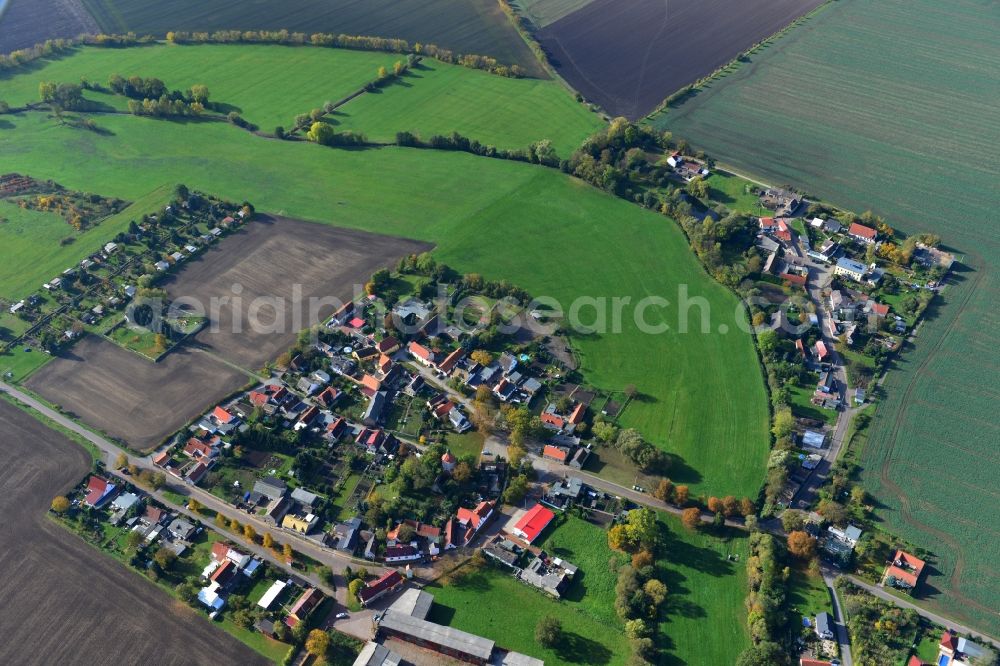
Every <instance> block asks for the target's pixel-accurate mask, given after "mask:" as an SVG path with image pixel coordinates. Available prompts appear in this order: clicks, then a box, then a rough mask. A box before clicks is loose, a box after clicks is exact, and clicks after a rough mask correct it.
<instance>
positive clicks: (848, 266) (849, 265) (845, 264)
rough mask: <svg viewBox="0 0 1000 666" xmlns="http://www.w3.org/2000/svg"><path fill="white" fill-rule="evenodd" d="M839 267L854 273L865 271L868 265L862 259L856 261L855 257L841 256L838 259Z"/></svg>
mask: <svg viewBox="0 0 1000 666" xmlns="http://www.w3.org/2000/svg"><path fill="white" fill-rule="evenodd" d="M837 268H843V269H845V270H848V271H851V272H852V273H864V272H865V270H866V269H867V266H865V265H864V264H863V263H861V262H860V261H854V260H853V259H848V258H847V257H841V258H840V259H838V260H837Z"/></svg>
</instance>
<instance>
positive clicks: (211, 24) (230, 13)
mask: <svg viewBox="0 0 1000 666" xmlns="http://www.w3.org/2000/svg"><path fill="white" fill-rule="evenodd" d="M83 2H84V4H85V5H86V6H87V8H88V9H89V10H90V12H91V13H92V14H93V16H94V18H95V19H97V22H98V23H99V24H100V26H101V29H103V30H104V31H106V32H125V31H127V30H133V31H135V32H137V33H139V34H146V33H149V34H153V35H157V36H161V37H162V36H163V35H164V34H166V32H167V31H169V30H207V31H212V30H279V29H282V28H284V29H286V30H289V31H290V32H304V33H306V34H310V33H313V32H339V33H344V34H348V35H373V36H377V37H397V38H401V39H405V40H408V41H409V42H410V43H415V42H422V43H424V44H437V45H438V46H441V47H444V48H447V49H451V50H452V51H455V52H457V53H478V54H482V55H489V56H493V57H494V58H496V59H497V60H499V61H501V62H505V63H511V64H514V63H516V64H519V65H521V66H522V67H524V68H525V69H527V70H528V72H530V73H531V74H532V75H535V76H543V77H544V76H545V71H544V70H543V69H542V68H541V67H540V66H539V64H538V61H537V60H535V58H534V56H533V55H532V53H531V50H530V49H529V48H528V46H527V45H526V44H525V43H524V40H523V39H521V36H520V35H519V34H517V31H516V30H515V29H514V28H513V26H511V25H510V22H509V21H508V20H507V17H506V16H505V15H504V13H503V12H502V11H501V10H500V6H499V5H498V4H497V2H496V0H253V2H233V1H232V0H160V1H159V2H150V1H149V0H83Z"/></svg>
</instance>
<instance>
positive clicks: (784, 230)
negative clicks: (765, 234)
mask: <svg viewBox="0 0 1000 666" xmlns="http://www.w3.org/2000/svg"><path fill="white" fill-rule="evenodd" d="M777 226H778V228H777V230H776V231H775V232H774V237H775V238H777V239H778V240H782V241H785V242H786V243H791V242H792V229H791V227H789V226H788V223H787V222H785V220H784V219H780V220H778V225H777Z"/></svg>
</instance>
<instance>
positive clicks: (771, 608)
mask: <svg viewBox="0 0 1000 666" xmlns="http://www.w3.org/2000/svg"><path fill="white" fill-rule="evenodd" d="M779 549H780V545H779V543H778V542H777V540H776V539H775V538H774V537H773V536H772V535H770V534H767V533H766V532H753V533H752V534H751V535H750V556H749V557H748V558H747V564H746V567H747V579H748V584H749V588H750V589H749V592H748V593H747V598H746V607H747V627H748V629H749V631H750V639H751V640H752V641H753V646H751V647H750V648H748V649H747V650H745V651H744V652H743V654H741V655H740V658H739V660H738V661H737V664H738V666H786V665H787V664H788V663H789V662H788V656H787V654H785V652H784V650H782V648H781V646H780V644H779V643H778V642H777V640H778V639H779V638H780V637H781V635H782V632H783V631H784V627H785V625H786V621H787V615H786V608H785V602H786V597H787V589H786V588H787V581H788V577H789V575H790V573H791V572H790V570H789V569H788V567H782V565H781V561H780V557H781V555H780V552H779Z"/></svg>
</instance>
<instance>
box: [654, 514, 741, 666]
mask: <svg viewBox="0 0 1000 666" xmlns="http://www.w3.org/2000/svg"><path fill="white" fill-rule="evenodd" d="M660 520H661V521H662V522H663V523H664V524H665V525H666V526H667V528H668V530H669V532H668V538H667V540H666V543H665V545H664V548H663V551H664V553H665V555H663V556H662V557H661V559H659V560H657V565H658V566H660V567H662V568H663V569H664V570H665V575H663V576H661V579H662V580H663V582H665V583H666V584H667V590H669V593H668V595H667V601H666V603H665V609H666V611H665V612H666V618H665V620H664V621H662V622H661V623H660V634H661V636H660V643H661V645H664V646H665V647H666V649H667V652H666V653H665V655H664V659H663V661H662V666H682V665H685V666H716V665H717V664H735V663H736V660H737V658H738V656H739V654H740V653H741V652H742V651H743V650H744V649H746V648H747V647H748V646H749V644H750V638H749V636H748V635H747V630H746V610H745V609H744V608H745V607H744V604H743V600H744V598H745V597H746V594H747V577H746V558H747V541H746V533H745V532H742V531H740V530H726V531H724V532H723V533H722V534H721V535H719V536H716V535H713V534H712V533H711V532H710V531H700V532H698V533H692V532H690V531H689V530H687V529H685V528H684V527H683V526H682V525H681V522H680V520H679V519H678V518H677V517H676V516H673V515H671V514H660ZM737 556H738V560H731V559H729V558H730V557H734V558H735V557H737Z"/></svg>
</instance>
